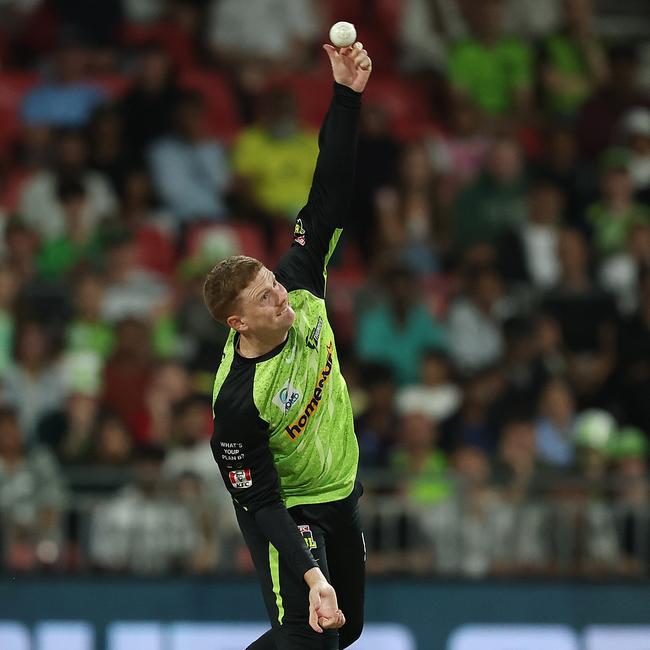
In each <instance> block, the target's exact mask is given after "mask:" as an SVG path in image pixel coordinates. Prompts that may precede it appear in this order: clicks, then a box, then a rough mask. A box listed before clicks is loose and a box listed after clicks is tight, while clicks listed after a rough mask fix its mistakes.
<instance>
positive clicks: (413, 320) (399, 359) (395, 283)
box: [356, 265, 447, 385]
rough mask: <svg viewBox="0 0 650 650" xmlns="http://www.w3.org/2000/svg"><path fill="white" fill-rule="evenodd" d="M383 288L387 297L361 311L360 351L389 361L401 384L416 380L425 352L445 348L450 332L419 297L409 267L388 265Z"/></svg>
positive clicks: (362, 355) (363, 355)
mask: <svg viewBox="0 0 650 650" xmlns="http://www.w3.org/2000/svg"><path fill="white" fill-rule="evenodd" d="M384 288H385V296H384V300H383V301H382V302H380V303H379V304H377V305H376V306H374V307H371V308H369V309H367V310H365V311H363V312H362V313H361V314H360V315H359V326H358V330H357V340H356V346H357V352H358V355H359V358H360V359H361V360H362V361H375V362H380V363H385V364H386V365H388V366H389V367H390V368H391V369H392V370H393V372H394V373H395V379H396V381H397V383H398V384H399V385H404V384H408V383H413V382H414V381H416V380H417V378H418V373H419V367H420V358H421V355H422V353H423V352H424V351H425V350H428V349H431V348H435V349H439V350H446V349H447V334H446V331H445V328H444V327H443V326H442V324H440V323H439V322H438V321H436V319H435V318H434V317H433V316H432V315H431V314H430V312H428V311H427V309H426V308H425V307H424V305H423V304H422V303H420V302H418V301H417V300H416V296H417V289H418V286H417V276H415V274H414V273H413V272H412V271H411V270H410V269H409V268H406V267H404V266H402V265H398V266H397V267H394V268H391V269H389V270H388V271H387V272H386V274H385V278H384ZM386 341H391V345H390V346H387V345H386Z"/></svg>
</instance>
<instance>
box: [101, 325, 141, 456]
mask: <svg viewBox="0 0 650 650" xmlns="http://www.w3.org/2000/svg"><path fill="white" fill-rule="evenodd" d="M115 335H116V340H115V349H114V351H113V354H112V355H111V356H110V357H109V359H108V361H107V363H106V366H105V368H104V381H103V385H104V390H103V395H102V401H103V402H104V404H105V405H106V406H107V407H108V408H109V409H111V410H112V411H114V412H115V413H117V414H118V415H119V416H120V417H121V418H122V419H123V420H124V422H125V423H126V424H127V426H128V427H129V428H130V429H131V431H132V432H133V433H134V436H135V440H136V442H139V443H140V442H144V438H145V435H146V432H145V431H142V423H141V422H140V414H141V413H142V412H144V411H145V404H146V401H145V400H146V394H147V390H148V388H149V385H150V383H151V380H152V377H153V369H154V366H153V363H152V351H151V338H150V329H149V327H148V325H147V323H146V322H143V321H141V320H137V319H135V318H127V319H124V320H121V321H119V322H118V323H117V325H116V327H115ZM138 425H140V427H139V428H138Z"/></svg>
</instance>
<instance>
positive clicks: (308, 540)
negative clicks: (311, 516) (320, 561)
mask: <svg viewBox="0 0 650 650" xmlns="http://www.w3.org/2000/svg"><path fill="white" fill-rule="evenodd" d="M298 530H299V531H300V534H301V535H302V538H303V539H304V540H305V544H306V545H307V548H308V549H309V550H310V551H311V549H312V548H318V547H317V546H316V540H315V539H314V534H313V533H312V532H311V528H310V527H309V526H307V525H300V526H298Z"/></svg>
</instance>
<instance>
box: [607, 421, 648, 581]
mask: <svg viewBox="0 0 650 650" xmlns="http://www.w3.org/2000/svg"><path fill="white" fill-rule="evenodd" d="M648 447H649V445H648V438H647V436H646V435H645V434H644V433H643V432H642V431H641V430H640V429H636V428H634V427H624V428H623V429H621V430H620V431H619V432H618V435H617V441H616V443H615V445H614V447H613V449H612V456H613V463H614V468H613V478H614V490H615V492H614V499H615V507H616V508H617V517H618V521H619V522H621V524H622V525H621V526H620V527H619V544H620V547H621V551H622V553H623V555H624V559H625V565H624V566H622V567H621V568H622V570H623V571H624V572H625V573H638V572H639V571H643V569H644V568H646V567H647V563H648V561H649V559H650V539H649V538H648V536H647V535H646V534H645V531H647V530H648V525H649V524H650V520H649V512H648V506H650V482H649V481H648ZM644 543H645V547H644ZM644 560H645V563H646V567H644V566H643V561H644Z"/></svg>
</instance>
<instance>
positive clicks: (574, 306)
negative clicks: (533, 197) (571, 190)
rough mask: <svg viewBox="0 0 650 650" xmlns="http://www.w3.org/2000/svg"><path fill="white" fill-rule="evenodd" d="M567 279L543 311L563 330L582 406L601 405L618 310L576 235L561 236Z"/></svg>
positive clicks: (570, 232)
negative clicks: (597, 282) (598, 283)
mask: <svg viewBox="0 0 650 650" xmlns="http://www.w3.org/2000/svg"><path fill="white" fill-rule="evenodd" d="M558 251H559V259H560V264H561V267H562V274H561V278H560V281H559V282H558V284H557V286H556V287H555V288H554V289H552V290H551V291H549V292H548V294H547V295H546V297H545V298H544V301H543V308H544V310H545V311H546V313H548V314H549V315H551V316H553V317H554V318H555V320H556V321H557V322H558V323H559V325H560V328H561V330H562V340H563V342H564V349H565V351H566V354H567V361H568V376H569V379H570V381H571V383H572V384H573V386H574V387H575V389H576V391H577V395H578V398H579V399H580V400H582V401H583V402H584V401H585V400H586V401H587V402H589V400H594V399H597V397H598V396H599V391H601V389H603V386H604V383H605V381H606V380H607V379H608V377H609V375H610V373H611V371H612V369H613V363H614V353H615V344H616V318H617V316H616V306H615V304H614V301H613V300H612V298H611V296H609V294H607V293H606V292H604V291H603V290H602V289H600V288H599V287H598V286H596V285H595V284H594V282H593V280H592V279H591V277H590V269H589V257H588V256H589V251H588V249H587V245H586V242H585V240H584V237H583V236H582V234H581V233H580V232H578V231H577V230H571V229H566V230H564V231H563V232H562V233H561V235H560V240H559V247H558Z"/></svg>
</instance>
